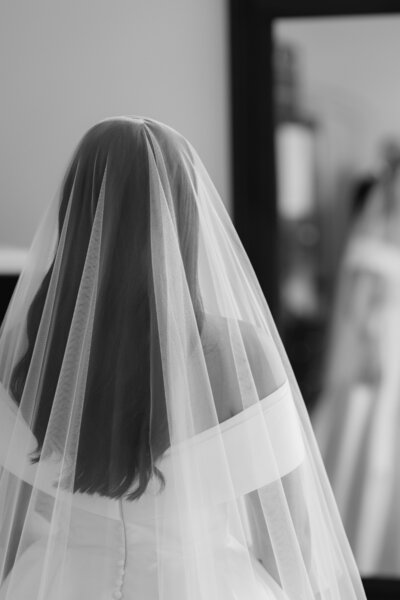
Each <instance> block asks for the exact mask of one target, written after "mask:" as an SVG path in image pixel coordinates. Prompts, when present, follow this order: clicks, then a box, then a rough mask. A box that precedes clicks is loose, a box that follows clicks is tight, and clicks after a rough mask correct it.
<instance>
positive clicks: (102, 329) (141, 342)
mask: <svg viewBox="0 0 400 600" xmlns="http://www.w3.org/2000/svg"><path fill="white" fill-rule="evenodd" d="M122 158H123V160H122ZM266 201H267V200H266ZM0 381H1V391H0V461H1V475H0V571H1V579H2V581H3V584H2V587H0V598H1V600H11V599H13V600H14V598H15V595H14V590H15V589H16V586H18V584H19V582H18V578H19V576H20V575H19V574H18V573H19V571H18V568H17V565H18V564H19V561H23V560H24V556H28V553H29V549H30V548H32V547H34V546H35V545H36V546H35V547H38V546H40V548H41V554H40V556H41V560H40V561H37V562H36V563H35V565H34V568H35V569H36V575H35V577H36V588H35V591H34V592H32V594H34V595H31V596H30V600H39V599H41V600H46V599H50V598H51V600H58V599H61V598H64V597H65V596H63V593H64V592H63V590H65V587H66V580H67V578H68V577H71V572H73V571H71V561H72V560H75V561H78V562H79V563H80V565H81V568H84V569H87V570H88V572H89V571H90V569H91V568H92V566H91V565H92V563H91V561H92V560H94V558H93V557H94V556H96V553H97V552H98V548H100V547H102V548H103V549H104V548H105V549H106V550H105V552H107V548H113V547H114V545H115V544H114V542H115V540H116V536H117V537H118V536H119V537H118V544H119V545H118V544H117V545H118V547H120V550H121V556H120V557H119V563H118V564H119V566H120V568H121V577H122V575H123V572H124V569H126V567H127V561H128V562H129V560H130V558H129V556H128V554H127V528H129V527H130V523H131V522H132V523H134V524H135V526H136V531H137V532H138V531H139V530H140V531H141V532H142V533H140V535H144V536H145V535H147V533H146V534H143V530H144V529H143V528H145V525H146V524H148V523H151V524H152V525H151V540H149V539H147V540H146V542H145V543H143V545H142V546H141V548H142V551H141V552H138V555H137V556H135V557H133V558H132V559H131V560H132V561H138V562H139V563H140V564H141V565H142V566H141V569H142V570H146V569H147V568H149V569H150V568H151V573H152V586H153V587H152V589H153V590H154V597H155V598H157V600H158V599H159V600H171V599H172V598H174V600H175V599H176V598H183V597H184V598H185V599H195V600H217V599H218V600H220V599H221V592H220V590H221V588H220V570H221V568H226V570H227V572H230V573H231V577H232V578H234V577H235V565H234V564H233V563H232V564H228V563H229V561H230V560H231V559H230V558H229V556H230V555H229V553H227V552H225V550H224V549H226V547H227V546H229V545H230V546H232V547H237V548H240V553H241V554H240V555H241V557H242V559H241V569H242V573H244V572H245V573H246V577H245V579H243V578H242V579H241V581H246V582H248V583H246V585H248V587H247V589H246V594H247V598H249V599H250V598H256V597H257V598H259V596H257V593H256V592H254V593H253V591H252V589H251V582H252V581H254V580H255V579H256V578H257V577H260V573H261V574H262V572H265V573H266V574H268V576H269V577H270V578H271V581H273V582H274V585H275V588H274V589H275V590H276V591H275V594H276V595H275V596H272V595H271V597H276V598H278V597H279V598H286V599H293V600H294V599H296V600H298V599H304V600H305V599H320V600H328V599H329V600H344V599H346V600H347V599H348V600H351V599H355V598H364V592H363V589H362V585H361V581H360V578H359V575H358V572H357V569H356V566H355V563H354V561H353V557H352V554H351V551H350V550H349V546H348V543H347V540H346V537H345V535H344V532H343V528H342V525H341V522H340V519H339V517H338V513H337V509H336V506H335V502H334V500H333V496H332V493H331V490H330V487H329V484H328V482H327V478H326V475H325V471H324V468H323V466H322V462H321V459H320V456H319V452H318V449H317V447H316V444H315V440H314V436H313V433H312V430H311V427H310V423H309V418H308V415H307V413H306V410H305V407H304V404H303V401H302V398H301V395H300V392H299V390H298V387H297V384H296V381H295V379H294V377H293V374H292V371H291V369H290V366H289V364H288V361H287V358H286V355H285V352H284V349H283V347H282V344H281V342H280V340H279V336H278V335H277V332H276V329H275V326H274V323H273V321H272V318H271V316H270V313H269V310H268V307H267V304H266V301H265V299H264V297H263V294H262V292H261V289H260V287H259V285H258V283H257V280H256V277H255V274H254V272H253V269H252V267H251V265H250V262H249V260H248V258H247V256H246V254H245V252H244V250H243V247H242V245H241V243H240V241H239V239H238V236H237V234H236V232H235V230H234V227H233V225H232V223H231V221H230V219H229V217H228V215H227V213H226V211H225V208H224V206H223V204H222V202H221V200H220V198H219V196H218V193H217V191H216V189H215V188H214V186H213V184H212V182H211V180H210V178H209V176H208V174H207V172H206V170H205V168H204V166H203V164H202V162H201V161H200V159H199V157H198V155H197V154H196V152H195V150H194V149H193V148H192V146H191V145H190V144H189V143H188V142H187V141H186V140H185V139H184V138H183V137H182V136H181V135H180V134H178V133H177V132H176V131H174V130H173V129H171V128H169V127H167V126H165V125H163V124H161V123H159V122H156V121H154V120H151V119H144V118H143V119H142V118H137V117H132V118H131V117H123V118H116V119H108V120H105V121H102V122H101V123H99V124H97V125H95V126H94V127H93V128H92V129H91V130H89V132H88V133H87V134H86V135H85V136H84V138H83V139H82V141H81V142H80V144H79V146H78V149H77V150H76V152H75V154H74V156H73V157H72V160H71V162H70V165H69V167H68V169H67V173H66V175H65V178H64V181H63V182H62V185H61V187H60V191H59V193H58V194H57V196H56V198H55V200H54V201H53V202H52V203H51V204H50V206H49V208H48V210H47V213H46V214H45V216H44V219H43V221H42V223H41V225H40V227H39V230H38V232H37V234H36V236H35V238H34V241H33V244H32V247H31V250H30V252H29V256H28V260H27V264H26V266H25V268H24V270H23V272H22V274H21V276H20V278H19V281H18V284H17V287H16V290H15V293H14V295H13V298H12V301H11V303H10V306H9V309H8V312H7V314H6V317H5V320H4V322H3V325H2V329H1V336H0ZM221 511H223V513H224V515H225V517H226V518H225V519H224V520H223V521H221V520H219V519H218V518H217V516H218V515H219V514H220V513H221ZM89 513H90V514H92V515H95V516H96V518H98V519H99V522H101V524H102V526H101V528H97V529H96V534H95V535H96V536H97V538H96V539H97V541H96V544H94V545H93V546H92V547H90V548H89V547H87V548H86V550H85V551H83V550H82V549H81V551H80V552H81V554H76V553H75V554H74V553H73V552H72V551H71V548H72V546H73V544H74V543H75V542H74V540H75V539H76V536H77V535H78V534H77V529H78V530H79V527H80V526H79V523H80V520H79V519H80V517H79V516H78V515H84V514H89ZM221 523H223V524H224V531H221V530H220V528H221ZM140 528H142V529H140ZM146 531H150V530H146ZM78 533H79V531H78ZM138 535H139V533H138ZM221 539H224V540H225V542H224V544H221V543H220V542H221ZM172 556H174V557H175V559H176V557H179V561H180V564H181V566H182V565H183V567H184V568H181V569H180V570H177V566H176V565H177V564H178V563H177V560H175V559H174V560H172V558H171V557H172ZM99 564H102V563H99ZM104 564H105V563H104ZM107 564H108V563H107ZM82 565H83V566H82ZM222 565H224V566H222ZM106 571H107V568H106V567H104V569H101V568H100V569H99V568H97V570H96V572H94V571H93V573H94V574H93V578H94V579H96V582H97V583H98V582H99V581H101V580H102V578H103V577H104V578H105V577H106V576H108V575H107V574H106ZM261 576H262V575H261ZM241 577H242V576H241ZM121 581H122V579H121ZM50 589H51V593H50V592H49V590H50ZM254 589H256V588H254ZM271 589H272V588H271ZM82 593H83V592H82ZM143 594H144V592H143ZM119 597H122V592H121V591H119V592H118V593H116V595H115V598H119ZM141 597H146V596H145V595H143V596H141ZM265 597H267V596H265Z"/></svg>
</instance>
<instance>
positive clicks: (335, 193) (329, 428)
mask: <svg viewBox="0 0 400 600" xmlns="http://www.w3.org/2000/svg"><path fill="white" fill-rule="evenodd" d="M273 39H274V66H275V89H274V96H275V159H276V161H275V162H276V167H277V169H276V170H277V188H278V224H279V322H280V333H281V335H282V337H283V341H284V344H285V347H286V349H287V351H288V354H289V358H290V360H291V362H292V365H293V368H294V371H295V374H296V376H297V379H298V381H299V385H300V388H301V390H302V392H303V395H304V398H305V401H306V404H307V406H308V408H309V411H310V414H311V419H312V422H313V425H314V428H315V432H316V435H317V439H318V442H319V444H320V447H321V451H322V455H323V459H324V461H325V465H326V468H327V471H328V476H329V477H330V480H331V483H332V487H333V491H334V494H335V496H336V500H337V502H338V506H339V510H340V512H341V516H342V519H343V521H344V525H345V529H346V532H347V535H348V537H349V541H350V543H351V546H352V549H353V552H354V554H355V558H356V561H357V563H358V566H359V569H360V571H361V574H362V575H363V576H364V577H392V578H400V516H399V513H398V511H399V508H398V507H399V506H400V472H399V470H398V468H397V463H398V460H399V458H400V442H399V439H400V435H399V433H400V431H399V424H400V374H399V372H400V367H399V366H398V361H399V360H400V358H399V357H400V186H399V182H400V177H399V164H400V117H399V114H400V113H399V109H398V107H399V106H400V86H399V84H398V82H397V80H396V72H395V68H394V65H395V64H396V59H395V57H396V56H398V55H399V53H400V18H399V17H395V18H393V17H390V18H389V17H361V18H360V17H358V18H329V19H326V18H325V19H324V18H313V19H278V20H277V21H275V24H274V31H273Z"/></svg>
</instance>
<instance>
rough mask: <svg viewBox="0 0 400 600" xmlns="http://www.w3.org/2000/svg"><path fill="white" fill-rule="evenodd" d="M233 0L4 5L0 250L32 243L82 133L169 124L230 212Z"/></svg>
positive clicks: (24, 0) (0, 26)
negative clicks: (130, 118) (144, 122)
mask: <svg viewBox="0 0 400 600" xmlns="http://www.w3.org/2000/svg"><path fill="white" fill-rule="evenodd" d="M227 27H228V22H227V2H226V0H115V1H113V2H111V1H110V0H91V1H89V0H68V1H60V0H35V2H32V1H31V0H4V1H3V2H2V3H1V7H0V82H1V94H0V245H3V244H13V245H22V246H27V245H29V243H30V241H31V239H32V236H33V233H34V230H35V228H36V226H37V224H38V222H39V219H40V216H41V214H42V212H43V210H44V208H45V206H46V205H47V204H48V202H49V201H50V200H51V199H52V197H53V196H54V194H55V193H56V191H57V186H58V184H59V182H60V179H61V177H62V174H63V171H64V169H65V166H66V164H67V161H68V159H69V157H70V155H71V153H72V151H73V149H74V147H75V145H76V144H77V142H78V140H79V138H80V137H81V136H82V134H83V133H84V132H85V131H86V129H87V128H88V127H89V126H91V125H92V124H94V123H95V122H96V121H98V120H100V119H102V118H105V117H109V116H113V115H119V114H138V115H142V116H150V117H153V118H156V119H158V120H160V121H164V122H166V123H167V124H169V125H171V126H172V127H174V128H176V129H178V130H179V131H180V132H181V133H183V134H184V135H185V136H186V137H187V138H188V139H189V140H190V141H191V142H192V144H193V145H194V146H195V148H196V149H197V151H198V152H199V154H200V156H201V158H202V159H203V161H204V163H205V165H206V167H207V169H208V170H209V172H210V175H211V177H212V178H213V180H214V183H215V184H216V186H217V188H218V190H219V191H220V193H221V195H222V197H223V198H224V201H225V202H226V203H227V204H228V205H229V198H230V185H229V183H230V176H229V137H230V136H229V119H230V117H229V109H228V107H229V99H228V87H229V82H228V41H227V37H228V34H227Z"/></svg>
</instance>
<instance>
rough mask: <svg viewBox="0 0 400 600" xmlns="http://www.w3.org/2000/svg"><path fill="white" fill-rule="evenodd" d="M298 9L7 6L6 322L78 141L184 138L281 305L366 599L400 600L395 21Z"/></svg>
mask: <svg viewBox="0 0 400 600" xmlns="http://www.w3.org/2000/svg"><path fill="white" fill-rule="evenodd" d="M286 4H288V3H287V2H286V0H284V1H282V0H281V1H280V2H279V3H278V2H275V0H270V1H267V0H265V1H264V0H247V2H243V0H202V1H201V2H198V1H197V0H169V1H168V2H162V1H161V0H117V2H114V3H110V2H108V1H106V0H96V2H94V1H89V0H70V1H69V2H54V0H37V1H36V2H35V3H32V2H28V0H15V1H13V2H11V0H6V1H4V2H2V3H1V5H0V80H1V84H2V93H1V95H0V194H1V196H0V317H2V316H3V314H4V312H5V310H6V307H7V304H8V301H9V298H10V295H11V293H12V290H13V288H14V285H15V282H16V280H17V278H18V274H19V272H20V270H21V268H22V266H23V264H24V260H25V256H26V251H27V249H28V247H29V245H30V243H31V241H32V237H33V234H34V231H35V229H36V228H37V226H38V223H39V220H40V218H41V215H42V213H43V211H44V210H45V208H46V206H47V205H48V203H49V202H50V201H51V200H52V198H53V197H54V195H55V194H56V193H57V188H58V185H59V184H60V181H61V177H62V175H63V172H64V169H65V167H66V164H67V162H68V159H69V157H70V156H71V154H72V151H73V150H74V148H75V146H76V144H77V142H78V140H79V139H80V137H81V136H82V134H83V133H84V132H85V131H86V130H87V129H88V128H89V127H90V126H91V125H92V124H94V123H95V122H97V121H99V120H100V119H103V118H106V117H109V116H113V115H122V114H125V115H130V114H135V115H142V116H150V117H153V118H155V119H159V120H161V121H163V122H165V123H168V124H169V125H171V126H172V127H174V128H176V129H177V130H179V131H180V132H181V133H182V134H183V135H185V136H186V137H187V138H188V139H189V140H190V141H191V142H192V144H193V145H194V146H195V148H196V149H197V150H198V152H199V154H200V156H201V158H202V160H203V161H204V163H205V165H206V167H207V169H208V171H209V173H210V175H211V177H212V179H213V181H214V183H215V185H216V187H217V189H218V191H219V192H220V195H221V197H222V199H223V201H224V202H225V204H226V207H227V209H228V211H229V212H230V213H231V215H232V217H233V219H234V221H235V225H236V227H237V229H238V232H239V234H240V236H241V238H242V241H243V243H244V245H245V248H246V250H247V251H248V254H249V257H250V259H251V261H252V263H253V266H254V268H255V270H256V273H257V275H258V277H259V280H260V283H261V286H262V288H263V290H264V292H265V294H266V297H267V300H268V302H269V304H270V307H271V310H272V313H273V316H274V318H275V320H276V322H277V325H278V329H279V332H280V334H281V336H282V338H283V341H284V344H285V347H286V349H287V352H288V354H289V358H290V360H291V363H292V365H293V369H294V371H295V374H296V377H297V379H298V382H299V385H300V388H301V390H302V392H303V396H304V399H305V402H306V405H307V408H308V410H309V412H310V416H311V419H312V423H313V425H314V427H315V431H316V434H317V438H318V442H319V444H320V447H321V451H322V454H323V458H324V460H325V463H326V466H327V470H328V475H329V477H330V478H331V482H332V485H333V489H334V493H335V494H336V497H337V500H338V504H339V508H340V510H341V513H342V518H343V520H344V522H345V527H346V530H347V533H348V535H349V538H350V542H351V544H352V546H353V550H354V552H355V554H356V560H357V562H358V564H359V567H360V570H361V573H362V575H363V579H364V582H365V586H366V590H367V594H368V598H369V599H371V598H380V599H383V598H399V597H400V508H398V507H400V474H399V473H398V469H397V464H396V462H398V457H399V455H400V447H398V444H397V439H399V440H400V431H398V428H399V427H400V381H398V379H400V378H399V377H397V372H398V371H400V366H399V367H398V364H397V357H399V361H400V342H399V343H398V342H397V340H400V292H399V289H400V284H399V281H400V266H399V265H400V258H399V257H400V208H399V202H400V192H399V189H400V188H399V185H398V181H399V180H398V165H399V164H400V84H399V68H398V63H399V58H400V14H399V15H397V14H396V12H399V11H398V10H397V8H396V7H395V6H394V3H392V2H385V1H384V0H382V1H381V2H379V3H378V2H376V3H375V2H364V6H363V8H362V9H360V8H358V7H356V6H355V4H356V3H354V2H353V3H352V1H351V0H348V1H347V2H346V3H344V2H340V1H339V2H335V3H329V2H328V3H327V4H326V3H325V4H324V7H323V8H321V7H320V6H318V5H317V4H316V3H314V2H313V1H311V0H310V1H309V2H308V8H307V7H306V5H307V2H305V3H304V10H299V9H296V10H292V9H290V10H289V8H287V7H286V8H285V6H286ZM341 4H343V6H341ZM392 4H393V6H392ZM353 5H354V6H353ZM369 5H371V6H369ZM372 5H373V6H372ZM296 11H297V12H296ZM367 13H368V14H367ZM398 198H399V200H398ZM397 332H398V333H397ZM382 407H383V408H382ZM383 440H384V442H383ZM382 448H383V450H382ZM376 456H378V458H379V460H378V461H376V460H375V457H376ZM370 459H371V460H370ZM377 463H379V464H378V466H377ZM382 465H384V466H383V467H382ZM376 473H377V474H378V475H377V476H376ZM371 522H374V523H375V524H376V526H375V529H373V528H371V527H370V525H369V524H370V523H371ZM360 548H362V549H366V551H365V552H364V551H360Z"/></svg>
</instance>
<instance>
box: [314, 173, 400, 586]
mask: <svg viewBox="0 0 400 600" xmlns="http://www.w3.org/2000/svg"><path fill="white" fill-rule="evenodd" d="M397 179H398V174H397V171H395V172H390V173H387V174H386V175H385V176H382V177H381V178H380V181H379V183H377V184H376V185H375V188H374V189H373V192H372V193H371V194H370V197H369V198H368V200H367V204H366V206H365V209H364V211H363V212H362V214H361V216H360V217H359V219H358V221H357V223H356V224H355V226H354V228H353V231H352V235H351V236H350V238H349V243H348V247H347V250H346V252H345V256H344V261H343V265H342V269H341V273H340V276H339V282H338V294H337V299H336V306H335V314H334V318H333V323H332V335H331V343H330V348H329V352H328V359H327V370H326V380H325V389H324V394H323V397H322V399H321V402H320V405H319V407H317V410H316V412H315V415H314V416H313V424H314V428H315V433H316V436H317V439H318V442H319V444H320V448H321V452H322V456H323V458H324V461H325V466H326V469H327V472H328V476H329V478H330V481H331V484H332V488H333V491H334V494H335V497H336V500H337V503H338V506H339V510H340V513H341V516H342V519H343V523H344V526H345V530H346V533H347V535H348V537H349V541H350V544H351V546H352V549H353V551H354V555H355V558H356V561H357V564H358V567H359V569H360V571H361V573H362V574H365V575H369V576H382V575H386V576H392V577H398V576H399V575H400V520H399V517H398V506H399V501H400V481H399V477H398V473H397V471H398V469H397V463H398V457H399V455H400V446H399V431H398V423H399V418H400V415H399V410H400V376H399V369H398V364H397V363H398V356H399V353H400V341H399V340H400V338H399V332H400V207H399V198H398V194H397V191H396V185H397V184H396V181H397Z"/></svg>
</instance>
